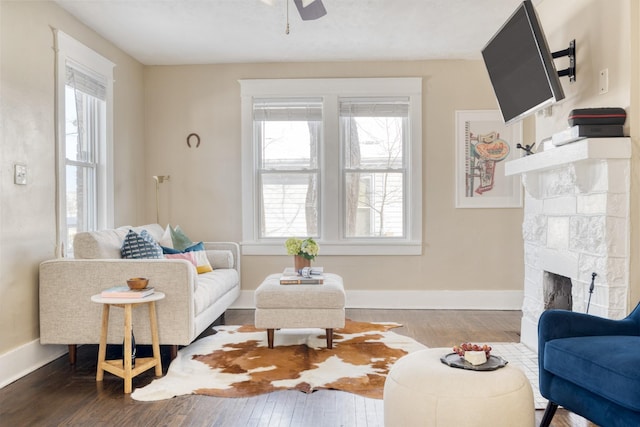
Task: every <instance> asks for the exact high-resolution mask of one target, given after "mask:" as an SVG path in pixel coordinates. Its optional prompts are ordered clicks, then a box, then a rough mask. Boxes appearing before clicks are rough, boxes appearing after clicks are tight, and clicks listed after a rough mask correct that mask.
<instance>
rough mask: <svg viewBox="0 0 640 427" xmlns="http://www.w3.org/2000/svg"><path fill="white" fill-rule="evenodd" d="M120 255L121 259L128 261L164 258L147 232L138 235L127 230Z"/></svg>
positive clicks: (157, 245)
mask: <svg viewBox="0 0 640 427" xmlns="http://www.w3.org/2000/svg"><path fill="white" fill-rule="evenodd" d="M120 253H121V255H122V258H128V259H144V258H164V255H163V254H162V248H161V247H160V245H159V244H158V243H157V242H156V241H155V240H154V239H153V237H151V235H150V234H149V233H148V232H147V230H142V231H141V232H140V234H138V233H136V232H135V231H133V230H129V232H128V233H127V235H126V236H125V238H124V241H123V242H122V247H121V248H120Z"/></svg>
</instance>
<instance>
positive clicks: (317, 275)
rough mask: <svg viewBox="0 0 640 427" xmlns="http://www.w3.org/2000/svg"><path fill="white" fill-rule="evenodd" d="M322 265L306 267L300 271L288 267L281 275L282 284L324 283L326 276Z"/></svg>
mask: <svg viewBox="0 0 640 427" xmlns="http://www.w3.org/2000/svg"><path fill="white" fill-rule="evenodd" d="M322 273H323V268H322V267H305V268H304V269H302V270H300V271H295V269H293V268H292V267H287V268H285V269H284V271H283V272H282V276H281V277H280V284H281V285H322V284H323V283H324V276H323V275H322Z"/></svg>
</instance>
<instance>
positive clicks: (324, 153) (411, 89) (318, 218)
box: [241, 78, 422, 255]
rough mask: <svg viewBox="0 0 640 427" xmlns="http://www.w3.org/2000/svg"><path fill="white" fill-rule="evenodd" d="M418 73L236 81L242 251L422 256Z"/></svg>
mask: <svg viewBox="0 0 640 427" xmlns="http://www.w3.org/2000/svg"><path fill="white" fill-rule="evenodd" d="M421 86H422V82H421V79H419V78H390V79H296V80H242V81H241V88H242V140H243V150H242V153H243V172H242V177H243V187H242V193H243V194H242V197H243V199H242V203H243V253H245V254H282V253H284V246H283V242H284V240H285V239H286V238H288V237H291V236H298V237H306V236H312V237H315V238H317V239H318V240H319V241H320V244H321V245H322V253H323V254H326V255H343V254H353V255H366V254H398V255H406V254H420V253H421V249H422V245H421V238H422V226H421V221H422V213H421V212H422V185H421V179H422V170H421V157H422V154H421V153H422V151H421V144H422V136H421V134H422V132H421V118H422V113H421V103H422V99H421V98H422V96H421Z"/></svg>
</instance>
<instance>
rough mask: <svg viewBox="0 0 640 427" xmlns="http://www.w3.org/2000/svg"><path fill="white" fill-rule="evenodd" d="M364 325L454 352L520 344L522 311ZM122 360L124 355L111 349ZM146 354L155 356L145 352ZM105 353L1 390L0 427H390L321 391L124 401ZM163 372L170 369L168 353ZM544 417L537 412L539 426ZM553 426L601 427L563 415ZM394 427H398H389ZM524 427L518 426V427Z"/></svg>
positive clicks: (89, 348) (418, 313)
mask: <svg viewBox="0 0 640 427" xmlns="http://www.w3.org/2000/svg"><path fill="white" fill-rule="evenodd" d="M347 317H349V318H351V319H353V320H360V321H393V322H398V323H401V324H402V325H403V326H402V327H401V328H398V329H395V332H397V333H399V334H404V335H407V336H411V337H413V338H414V339H416V340H418V341H420V342H422V343H423V344H425V345H427V346H428V347H450V346H453V345H454V344H457V343H460V342H462V341H474V342H501V341H503V342H518V341H519V340H520V337H519V330H520V319H521V313H520V312H519V311H473V310H464V311H456V310H365V309H348V310H347ZM225 320H226V323H227V324H230V325H233V324H251V323H253V311H252V310H229V311H227V314H226V319H225ZM109 351H110V352H111V353H115V354H117V352H118V351H119V348H117V347H116V346H114V347H112V348H110V350H109ZM138 351H139V353H144V352H145V351H150V349H147V348H145V347H142V348H139V350H138ZM97 352H98V350H97V346H96V345H84V346H81V347H79V348H78V363H77V364H76V366H70V365H69V363H68V359H67V357H66V356H64V357H61V358H59V359H57V360H55V361H53V362H51V363H49V364H48V365H46V366H44V367H42V368H40V369H38V370H37V371H35V372H33V373H31V374H29V375H27V376H25V377H23V378H21V379H20V380H18V381H16V382H14V383H12V384H9V385H8V386H6V387H4V388H3V389H1V390H0V426H154V427H155V426H193V427H200V426H202V427H204V426H207V427H212V426H216V427H235V426H270V427H280V426H283V427H284V426H286V427H316V426H321V427H322V426H326V427H341V426H343V427H359V426H367V427H372V426H382V425H383V404H382V400H375V399H366V398H363V397H360V396H356V395H353V394H349V393H345V392H338V391H329V390H320V391H317V392H315V393H312V394H308V395H307V394H304V393H301V392H298V391H281V392H275V393H270V394H265V395H262V396H257V397H251V398H214V397H208V396H180V397H176V398H173V399H169V400H164V401H159V402H138V401H135V400H133V399H131V398H130V397H129V396H128V395H124V394H123V382H122V380H121V379H120V378H117V377H115V376H113V375H110V374H108V373H106V374H105V378H104V381H103V382H101V383H97V382H96V381H95V374H96V361H97ZM162 356H163V369H164V371H165V372H166V370H167V367H168V364H169V363H168V362H169V360H168V359H169V351H168V348H164V347H163V349H162ZM153 378H154V377H153V370H150V371H147V372H146V373H144V374H142V375H141V376H138V377H136V378H134V379H133V387H134V388H136V387H142V386H144V385H146V384H148V383H149V382H151V381H152V380H153ZM541 419H542V411H536V421H537V423H539V422H540V420H541ZM552 426H553V427H594V426H595V425H594V424H592V423H590V422H588V421H586V420H585V419H584V418H581V417H578V416H576V415H575V414H572V413H570V412H567V411H565V410H562V409H559V410H558V412H557V414H556V416H555V417H554V419H553V423H552ZM387 427H394V426H387ZM514 427H517V426H514Z"/></svg>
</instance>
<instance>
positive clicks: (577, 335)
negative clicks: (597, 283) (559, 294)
mask: <svg viewBox="0 0 640 427" xmlns="http://www.w3.org/2000/svg"><path fill="white" fill-rule="evenodd" d="M538 364H539V373H540V393H541V394H542V396H544V397H545V398H546V399H548V400H549V404H548V405H547V408H546V410H545V413H544V416H543V418H542V422H541V423H540V426H541V427H548V426H549V424H550V423H551V419H552V418H553V415H554V414H555V412H556V409H557V408H558V405H560V406H563V407H564V408H566V409H568V410H569V411H571V412H574V413H576V414H578V415H580V416H582V417H585V418H587V419H588V420H590V421H592V422H594V423H596V424H598V425H600V426H606V427H609V426H611V427H623V426H624V427H638V426H640V305H638V306H637V307H636V308H635V309H634V310H633V312H632V313H631V314H629V316H627V317H626V318H625V319H622V320H611V319H604V318H601V317H596V316H591V315H588V314H584V313H575V312H571V311H566V310H548V311H545V312H544V313H542V315H541V316H540V321H539V323H538Z"/></svg>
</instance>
